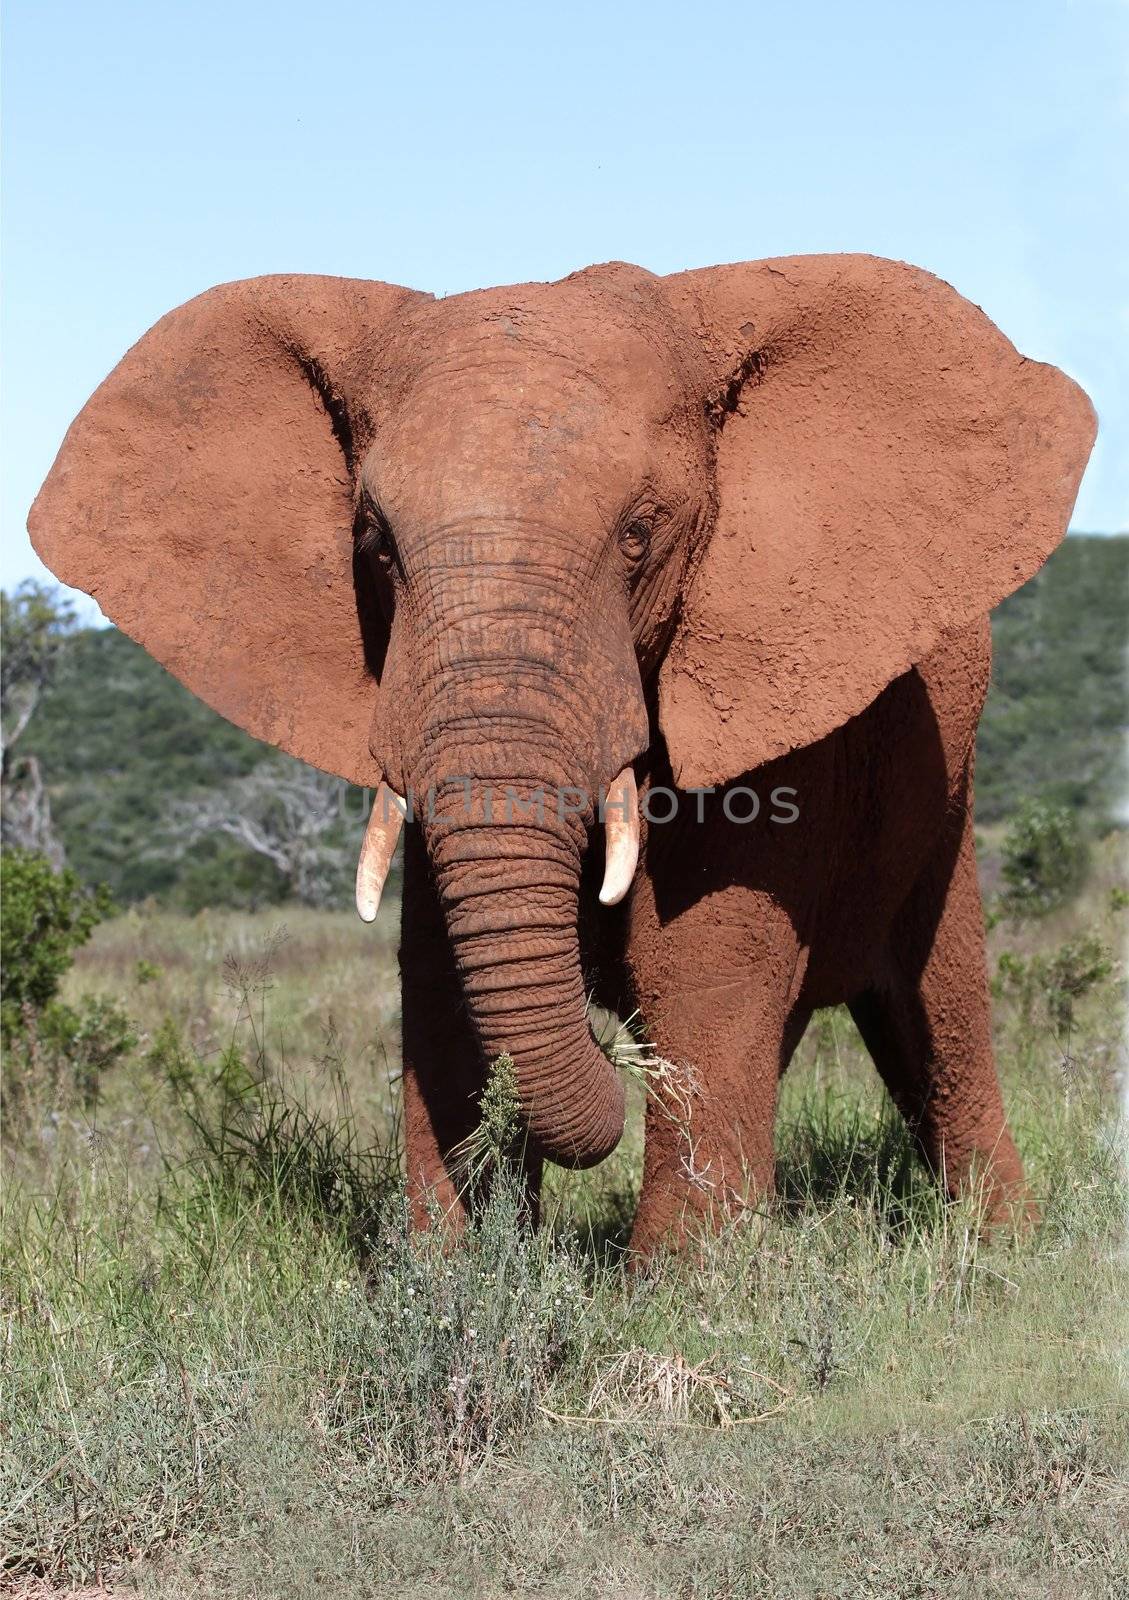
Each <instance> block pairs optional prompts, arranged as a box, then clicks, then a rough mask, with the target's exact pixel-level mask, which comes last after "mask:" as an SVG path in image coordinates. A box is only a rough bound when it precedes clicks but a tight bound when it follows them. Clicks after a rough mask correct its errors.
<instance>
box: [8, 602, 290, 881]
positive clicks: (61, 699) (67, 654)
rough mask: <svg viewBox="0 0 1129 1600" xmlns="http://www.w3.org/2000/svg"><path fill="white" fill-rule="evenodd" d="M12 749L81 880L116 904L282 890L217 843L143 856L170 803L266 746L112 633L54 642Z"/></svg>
mask: <svg viewBox="0 0 1129 1600" xmlns="http://www.w3.org/2000/svg"><path fill="white" fill-rule="evenodd" d="M21 749H23V750H26V751H27V752H29V753H30V754H33V755H36V756H38V757H39V761H40V765H41V767H42V770H43V773H44V776H45V779H46V782H47V785H48V789H49V791H50V795H51V806H52V813H53V817H54V823H55V828H56V832H57V833H58V835H59V837H60V838H61V840H62V842H63V845H64V846H65V848H66V852H67V860H68V862H69V864H70V865H71V866H73V867H74V868H75V869H76V870H77V871H78V872H79V873H80V874H81V876H82V877H83V878H84V879H86V880H87V881H88V882H91V883H96V882H102V883H108V884H109V885H110V888H111V889H112V890H113V893H114V896H115V898H116V899H118V900H120V901H122V902H128V901H132V900H139V899H143V898H144V897H145V896H147V895H155V896H158V897H159V898H162V899H168V898H173V899H176V900H178V901H180V902H181V903H185V902H186V903H188V904H189V905H191V906H193V907H195V906H196V905H199V904H203V903H206V902H207V901H208V900H212V901H214V902H217V903H219V902H226V903H235V904H254V903H256V902H261V901H264V900H270V899H273V898H277V897H278V895H279V894H280V893H281V890H282V883H281V880H280V878H279V875H278V873H277V872H275V870H274V868H273V867H272V866H271V865H270V863H269V862H267V861H265V860H264V859H263V858H262V857H261V856H257V855H255V854H253V853H252V852H251V851H250V850H247V849H245V848H243V847H241V846H239V845H238V844H236V843H235V842H234V841H233V840H227V839H223V838H217V839H215V840H214V841H209V842H208V843H207V844H202V845H200V846H198V847H196V848H194V849H193V851H192V852H191V854H190V856H189V857H188V858H185V859H183V860H178V859H176V858H175V856H174V855H173V854H172V853H171V852H169V853H166V854H154V853H153V845H154V841H155V840H156V839H157V838H158V837H159V834H160V830H161V824H162V820H163V812H164V811H165V809H166V807H167V805H168V804H169V802H170V800H171V799H172V798H174V797H177V796H183V795H185V794H187V793H189V792H191V791H193V790H198V789H201V788H207V787H209V786H211V785H214V784H219V783H223V782H224V781H225V780H227V779H230V778H235V777H239V776H241V775H242V774H244V773H247V772H249V771H250V770H251V769H252V767H254V766H255V765H256V764H257V763H258V762H259V761H261V760H262V759H263V757H264V756H266V755H267V754H268V753H269V747H268V746H266V745H263V744H260V743H259V742H258V741H257V740H255V739H251V738H249V737H248V736H247V735H246V734H245V733H241V732H240V731H239V729H238V728H235V727H233V726H232V725H231V723H229V722H225V721H224V719H223V718H222V717H220V716H217V715H216V713H215V712H214V711H211V710H209V708H208V707H207V706H206V705H204V703H203V701H201V700H197V698H196V696H195V695H193V694H190V693H189V691H188V690H187V689H185V688H184V687H183V685H182V684H180V683H178V682H177V680H176V679H175V678H173V677H172V676H171V675H170V674H169V673H167V672H166V671H165V670H164V668H163V667H160V666H158V664H157V663H156V662H155V661H154V660H153V658H152V657H151V656H149V655H147V654H146V652H145V651H144V650H142V649H141V647H140V645H136V644H134V642H133V640H132V639H129V638H127V636H126V635H125V634H124V633H119V632H118V631H117V629H116V628H103V629H84V630H82V631H81V632H78V633H76V634H74V635H73V636H72V637H71V638H69V639H67V640H66V641H65V644H64V647H63V651H62V659H61V661H60V664H59V666H58V668H57V670H56V673H55V676H54V679H53V680H52V683H51V685H50V687H49V688H48V689H47V691H46V692H45V693H44V696H43V699H42V701H41V703H40V705H39V707H38V709H37V710H36V713H35V716H34V717H33V719H32V721H31V723H30V724H29V726H28V729H27V732H26V734H25V735H24V738H23V741H22V744H21Z"/></svg>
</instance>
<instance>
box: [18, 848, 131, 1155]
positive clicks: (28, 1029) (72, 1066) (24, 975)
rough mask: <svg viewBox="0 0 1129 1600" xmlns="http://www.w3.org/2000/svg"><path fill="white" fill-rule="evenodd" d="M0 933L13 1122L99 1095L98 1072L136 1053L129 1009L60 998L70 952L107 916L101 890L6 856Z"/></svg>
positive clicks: (30, 859) (26, 856) (24, 857)
mask: <svg viewBox="0 0 1129 1600" xmlns="http://www.w3.org/2000/svg"><path fill="white" fill-rule="evenodd" d="M0 873H2V886H3V898H4V916H3V931H2V937H0V959H2V963H3V976H2V979H0V1032H2V1035H3V1043H4V1050H5V1056H6V1070H5V1074H4V1095H3V1108H4V1112H5V1115H6V1116H7V1117H12V1118H14V1119H15V1121H16V1123H17V1125H18V1123H19V1122H20V1121H21V1120H25V1119H26V1117H27V1116H28V1114H29V1113H30V1112H31V1111H32V1110H33V1108H34V1107H35V1106H36V1105H37V1104H38V1103H40V1102H45V1103H50V1104H57V1103H58V1102H59V1101H60V1100H62V1101H66V1100H69V1099H70V1098H72V1097H73V1096H75V1095H77V1096H78V1097H79V1098H80V1099H81V1100H82V1101H83V1102H85V1103H87V1104H89V1103H90V1102H91V1101H93V1100H94V1099H96V1097H97V1093H98V1081H99V1078H100V1077H101V1075H102V1073H103V1072H105V1071H106V1070H107V1068H108V1067H111V1066H112V1065H113V1064H114V1063H115V1062H116V1061H119V1060H121V1058H122V1056H124V1055H126V1054H127V1053H128V1052H129V1051H130V1050H132V1049H133V1047H134V1045H135V1044H136V1042H137V1041H136V1037H135V1035H134V1032H133V1028H132V1025H131V1023H130V1020H129V1018H128V1017H127V1016H126V1014H125V1012H124V1011H122V1010H121V1008H120V1007H119V1006H117V1005H116V1004H114V1002H113V1001H110V1000H101V999H94V998H92V997H91V996H89V995H85V996H83V998H82V999H81V1000H80V1001H79V1002H78V1004H77V1006H69V1005H65V1004H64V1003H63V1002H62V1001H61V1000H59V999H58V998H57V996H58V992H59V985H60V983H61V982H62V979H63V976H64V974H65V973H66V972H67V970H68V968H69V967H70V966H71V963H72V962H73V960H74V953H75V951H76V950H77V949H79V948H80V947H81V946H82V945H84V944H85V943H86V941H87V940H88V939H89V938H90V935H91V933H92V932H93V930H94V928H95V927H96V926H97V924H98V923H99V922H100V921H101V920H102V918H103V917H104V916H105V914H106V912H107V911H108V910H109V905H110V900H109V895H108V893H107V892H106V891H105V890H104V889H98V890H89V889H86V888H85V887H84V886H83V885H82V884H81V883H80V882H79V879H78V877H77V876H76V875H75V873H73V872H71V871H69V870H64V871H62V872H55V871H54V870H53V869H52V867H51V864H50V862H49V861H47V859H46V858H45V857H44V856H40V855H35V854H33V853H32V852H30V851H26V850H15V849H13V850H5V851H4V852H3V857H2V864H0Z"/></svg>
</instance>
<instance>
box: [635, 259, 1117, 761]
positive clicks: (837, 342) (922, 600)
mask: <svg viewBox="0 0 1129 1600" xmlns="http://www.w3.org/2000/svg"><path fill="white" fill-rule="evenodd" d="M661 284H662V289H663V292H664V294H665V296H666V298H667V300H668V301H669V303H670V304H671V306H672V308H673V309H674V310H675V312H676V313H677V314H678V315H679V316H680V317H681V318H682V320H683V321H684V322H685V323H686V324H688V325H689V327H690V328H691V329H692V330H693V332H694V333H695V334H696V335H697V337H698V339H699V341H700V343H701V345H702V347H703V349H704V352H705V354H706V358H707V368H708V371H709V373H710V374H711V377H710V384H711V388H710V392H709V393H707V394H706V395H705V396H704V397H703V398H704V401H705V403H706V405H707V408H708V410H709V412H710V414H711V416H712V418H713V421H714V423H715V425H716V426H717V428H718V429H719V437H718V462H717V482H718V506H717V520H716V524H715V527H714V530H713V533H712V536H711V538H710V541H709V544H708V546H707V548H706V551H705V554H704V556H703V558H702V561H701V565H700V567H699V569H698V571H697V574H696V576H695V578H694V580H693V584H692V587H691V589H690V591H689V593H688V595H687V599H686V604H685V606H684V609H683V615H682V619H681V622H680V624H679V628H678V632H677V633H676V635H675V638H674V640H673V642H672V645H671V648H670V651H669V653H668V655H667V658H666V660H665V662H664V664H663V667H662V670H661V673H660V677H659V712H660V723H661V726H662V729H663V732H664V734H665V736H666V740H667V744H668V747H669V751H670V756H671V762H672V766H673V770H674V776H675V780H676V782H678V783H680V784H681V785H683V786H684V787H688V786H691V785H695V784H703V785H704V784H711V783H713V784H716V783H722V782H725V781H727V780H729V779H731V778H734V777H736V776H738V775H739V774H740V773H742V772H747V771H749V770H751V769H752V768H754V767H756V766H759V765H760V764H761V763H762V762H764V761H766V760H770V759H772V758H773V757H775V756H778V755H782V754H783V753H784V752H786V751H788V750H790V749H794V748H796V747H798V746H801V745H805V744H810V743H811V742H813V741H814V740H816V739H819V738H822V737H823V736H824V735H825V734H827V733H830V732H831V731H832V730H833V729H835V728H837V727H838V726H840V725H841V724H842V723H843V722H845V721H846V720H847V718H849V717H852V716H855V715H856V714H857V713H858V712H860V711H862V710H863V709H864V708H865V707H866V706H867V705H868V704H869V703H870V701H871V700H873V699H874V697H875V696H876V695H877V694H878V693H879V692H880V691H881V690H882V689H883V688H884V687H885V686H886V684H888V683H890V682H891V681H892V679H894V678H896V677H897V676H898V675H899V674H900V673H902V672H905V671H906V670H907V669H908V668H909V667H911V666H912V665H914V663H916V662H918V661H920V660H921V659H922V658H923V657H924V656H925V655H926V654H927V653H928V651H929V650H930V649H931V648H932V647H933V646H934V645H935V644H936V643H937V642H938V640H939V639H940V638H941V636H942V634H944V633H945V632H946V631H948V630H950V629H954V628H959V627H960V626H962V625H964V624H966V623H969V622H971V621H972V620H974V619H975V618H977V617H982V616H983V615H984V614H985V613H986V612H987V611H988V610H989V609H990V608H991V607H992V606H994V605H996V604H997V603H998V602H999V601H1000V600H1002V599H1003V598H1004V596H1005V595H1007V594H1010V593H1011V592H1012V590H1014V589H1017V588H1018V587H1019V586H1020V584H1022V583H1024V582H1025V581H1026V580H1027V579H1028V578H1029V577H1030V576H1031V575H1032V573H1034V572H1035V571H1036V570H1037V569H1038V568H1039V567H1040V566H1041V565H1042V563H1043V562H1044V561H1045V560H1046V558H1047V556H1048V555H1049V554H1050V552H1051V551H1052V550H1053V549H1054V547H1055V546H1056V545H1057V544H1058V542H1059V540H1060V539H1061V538H1062V536H1063V533H1064V532H1065V529H1066V524H1067V520H1068V518H1069V516H1070V512H1071V509H1072V507H1073V505H1074V498H1075V495H1076V493H1077V490H1078V484H1079V480H1080V479H1081V476H1082V471H1083V468H1084V467H1085V465H1086V460H1087V457H1088V456H1089V453H1090V447H1091V445H1092V443H1093V439H1094V432H1095V419H1094V413H1093V410H1092V408H1091V406H1090V403H1089V401H1088V400H1087V398H1086V396H1085V395H1084V394H1083V392H1082V390H1081V389H1079V388H1078V386H1077V385H1076V384H1074V383H1073V382H1072V381H1071V380H1070V379H1069V378H1067V377H1065V376H1064V375H1063V374H1062V373H1061V372H1059V371H1058V370H1057V368H1055V367H1049V366H1043V365H1040V364H1039V363H1038V362H1035V361H1028V360H1026V359H1025V358H1024V357H1023V356H1021V355H1020V354H1019V353H1018V352H1017V351H1016V350H1015V348H1014V347H1013V346H1012V345H1011V344H1010V343H1009V342H1008V341H1007V339H1005V338H1004V337H1003V335H1002V334H1001V333H1000V331H999V330H998V329H997V328H996V327H995V326H994V325H993V324H992V323H991V322H989V320H988V319H987V317H985V316H984V315H983V313H982V312H981V311H980V310H979V309H978V308H977V307H976V306H973V305H971V304H969V302H968V301H967V300H964V299H962V298H961V296H960V295H958V294H957V293H956V292H955V291H954V290H953V289H951V288H950V287H949V286H948V285H947V284H945V283H942V282H941V281H940V280H939V279H937V278H934V277H932V276H931V275H930V274H929V273H926V272H921V271H919V270H917V269H915V268H913V267H907V266H904V265H902V264H900V263H897V262H893V261H884V260H881V259H879V258H877V257H873V256H799V257H792V258H782V259H779V260H775V261H762V262H746V263H744V264H741V265H737V266H728V267H714V268H707V269H704V270H701V271H695V272H684V273H679V274H677V275H675V276H673V277H669V278H666V279H664V280H661Z"/></svg>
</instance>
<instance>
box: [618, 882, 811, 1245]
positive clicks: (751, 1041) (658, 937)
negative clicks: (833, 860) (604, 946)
mask: <svg viewBox="0 0 1129 1600" xmlns="http://www.w3.org/2000/svg"><path fill="white" fill-rule="evenodd" d="M630 960H631V967H632V971H633V974H634V981H635V987H636V991H637V993H638V996H639V1003H640V1007H641V1010H642V1013H643V1017H644V1020H645V1023H646V1026H647V1031H648V1037H649V1039H650V1041H651V1042H652V1043H653V1045H654V1048H655V1050H656V1052H657V1053H658V1054H659V1055H660V1056H661V1057H662V1058H664V1060H665V1061H666V1062H667V1063H668V1064H669V1065H668V1066H667V1067H664V1068H663V1069H661V1071H660V1074H659V1078H658V1081H657V1082H656V1083H655V1085H654V1091H653V1093H652V1094H651V1096H650V1098H649V1101H648V1106H647V1123H646V1149H645V1153H644V1162H643V1184H642V1189H641V1192H640V1196H639V1205H638V1209H637V1212H636V1217H635V1227H634V1230H633V1233H632V1238H631V1244H632V1249H633V1250H635V1251H638V1252H641V1253H643V1254H650V1253H651V1252H653V1251H654V1250H655V1249H656V1248H659V1247H660V1246H663V1245H667V1246H671V1247H675V1248H677V1247H678V1246H680V1245H682V1244H684V1243H685V1242H686V1239H687V1236H688V1235H689V1234H692V1233H693V1232H695V1231H699V1230H701V1229H702V1228H703V1227H705V1228H711V1227H718V1226H720V1225H721V1224H722V1223H723V1222H724V1221H725V1220H726V1219H727V1218H729V1217H731V1216H733V1215H734V1214H736V1213H739V1212H740V1211H741V1210H742V1209H744V1208H746V1207H747V1206H749V1205H750V1204H753V1203H755V1201H756V1198H757V1196H758V1195H764V1194H765V1193H768V1192H771V1189H772V1184H773V1166H774V1145H773V1132H774V1122H775V1115H776V1094H777V1085H778V1082H779V1078H780V1074H781V1071H782V1070H783V1067H784V1066H785V1065H786V1064H787V1057H788V1056H789V1055H790V1054H791V1050H792V1048H793V1046H794V1044H795V1042H796V1039H797V1037H798V1035H799V1033H802V1031H803V1026H802V1021H801V1020H800V1019H799V1018H798V1012H797V1006H796V1003H795V999H794V993H795V990H796V989H797V987H798V982H799V976H800V960H799V947H798V943H797V941H796V938H795V935H794V932H793V929H792V925H791V922H790V920H789V918H788V917H787V915H786V914H785V913H784V912H783V911H782V910H781V909H780V907H779V906H777V905H775V904H774V903H773V902H772V901H771V899H770V898H769V897H768V896H766V895H764V894H763V893H759V892H756V891H752V890H749V889H745V888H741V887H737V886H729V887H728V888H726V889H724V890H721V891H720V892H717V893H714V894H711V895H710V896H709V897H708V898H707V899H702V900H700V901H698V902H697V903H695V904H692V905H690V906H687V907H686V908H685V909H684V910H682V911H680V912H679V913H678V914H677V915H676V916H674V917H673V918H670V919H668V920H667V921H666V922H665V923H664V922H663V921H661V920H660V917H659V915H658V913H657V910H656V906H655V900H654V894H653V888H652V886H651V885H650V884H647V883H640V885H639V890H638V893H637V895H636V902H635V904H634V905H633V907H632V939H631V955H630ZM805 1020H806V1019H805Z"/></svg>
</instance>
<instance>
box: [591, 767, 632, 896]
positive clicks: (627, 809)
mask: <svg viewBox="0 0 1129 1600" xmlns="http://www.w3.org/2000/svg"><path fill="white" fill-rule="evenodd" d="M603 813H604V882H603V887H602V888H601V890H600V904H601V905H605V906H617V905H618V904H619V902H620V901H621V900H622V899H623V897H624V895H625V894H626V893H627V891H628V889H630V887H631V880H632V878H634V876H635V868H636V867H637V866H638V864H639V793H638V790H637V789H636V787H635V774H634V772H633V771H632V770H631V768H630V767H624V769H623V771H622V772H621V773H620V774H619V777H618V778H616V780H615V782H614V783H613V784H612V785H611V787H610V788H609V790H608V793H607V798H606V800H605V801H604V805H603Z"/></svg>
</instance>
